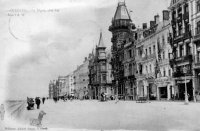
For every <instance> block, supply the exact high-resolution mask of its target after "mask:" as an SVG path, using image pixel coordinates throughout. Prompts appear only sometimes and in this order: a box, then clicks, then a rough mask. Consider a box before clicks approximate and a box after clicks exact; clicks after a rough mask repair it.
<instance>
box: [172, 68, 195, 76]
mask: <svg viewBox="0 0 200 131" xmlns="http://www.w3.org/2000/svg"><path fill="white" fill-rule="evenodd" d="M183 67H184V66H181V67H176V69H175V71H174V73H173V77H183V76H185V75H186V76H191V75H192V70H191V69H189V68H187V72H186V73H183Z"/></svg>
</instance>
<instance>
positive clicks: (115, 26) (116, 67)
mask: <svg viewBox="0 0 200 131" xmlns="http://www.w3.org/2000/svg"><path fill="white" fill-rule="evenodd" d="M132 29H134V24H133V23H132V20H131V17H130V14H129V12H128V10H127V7H126V4H125V2H119V3H118V6H117V9H116V12H115V15H114V18H113V19H112V24H111V26H110V27H109V31H110V32H112V38H111V42H112V49H111V50H112V60H111V64H112V74H113V78H114V80H113V85H114V88H115V94H117V95H118V96H119V97H120V98H124V99H125V97H126V95H127V91H128V90H127V88H129V87H130V88H132V87H131V86H132V85H131V83H132V82H130V81H133V80H132V78H133V77H129V78H127V77H124V63H127V62H125V61H124V49H125V48H124V46H125V45H127V48H128V45H129V44H131V45H132V44H133V43H134V41H133V36H134V34H133V31H132ZM130 64H131V66H132V62H130ZM126 65H127V64H126ZM130 76H132V74H131V75H130ZM126 87H127V88H126Z"/></svg>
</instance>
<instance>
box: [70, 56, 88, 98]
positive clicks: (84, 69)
mask: <svg viewBox="0 0 200 131" xmlns="http://www.w3.org/2000/svg"><path fill="white" fill-rule="evenodd" d="M88 65H89V60H88V59H87V57H86V58H85V60H84V62H83V64H81V65H80V66H78V67H77V69H76V70H75V71H74V72H73V76H74V95H75V97H77V98H79V99H88V98H89V96H88V94H89V90H88V84H89V77H88V74H89V71H88Z"/></svg>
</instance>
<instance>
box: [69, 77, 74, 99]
mask: <svg viewBox="0 0 200 131" xmlns="http://www.w3.org/2000/svg"><path fill="white" fill-rule="evenodd" d="M68 76H69V89H68V95H71V96H74V90H75V89H74V74H73V73H70V74H69V75H68Z"/></svg>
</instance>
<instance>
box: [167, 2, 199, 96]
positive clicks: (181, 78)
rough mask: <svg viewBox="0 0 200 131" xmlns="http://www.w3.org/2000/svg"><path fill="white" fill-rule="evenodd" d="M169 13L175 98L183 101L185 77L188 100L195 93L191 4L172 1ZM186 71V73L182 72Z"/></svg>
mask: <svg viewBox="0 0 200 131" xmlns="http://www.w3.org/2000/svg"><path fill="white" fill-rule="evenodd" d="M169 9H170V12H171V25H172V35H170V36H171V47H172V54H171V56H170V57H171V58H170V59H171V60H170V65H171V67H172V68H173V72H174V73H173V79H174V87H175V98H176V99H178V100H184V99H185V95H184V94H185V77H186V83H187V84H186V85H187V93H188V94H189V100H192V99H193V97H194V92H195V79H194V71H193V44H192V35H191V16H192V14H191V4H190V2H189V0H172V1H171V4H170V7H169ZM184 70H186V71H184Z"/></svg>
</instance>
